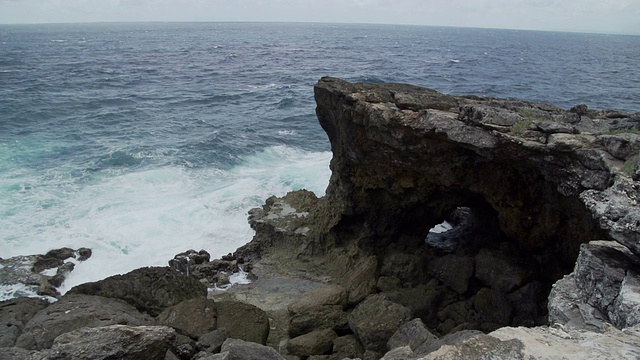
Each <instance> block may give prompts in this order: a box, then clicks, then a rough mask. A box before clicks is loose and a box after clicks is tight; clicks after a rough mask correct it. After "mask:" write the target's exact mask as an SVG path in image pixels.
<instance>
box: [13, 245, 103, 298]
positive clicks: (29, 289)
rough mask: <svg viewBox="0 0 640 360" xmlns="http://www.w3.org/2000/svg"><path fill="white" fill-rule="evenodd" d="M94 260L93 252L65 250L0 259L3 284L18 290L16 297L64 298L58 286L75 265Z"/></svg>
mask: <svg viewBox="0 0 640 360" xmlns="http://www.w3.org/2000/svg"><path fill="white" fill-rule="evenodd" d="M90 257H91V249H88V248H80V249H78V250H73V249H71V248H61V249H54V250H50V251H49V252H47V253H46V254H44V255H42V254H41V255H27V256H14V257H11V258H8V259H2V258H0V285H4V286H13V287H16V288H18V289H20V288H22V289H21V290H18V291H17V292H16V293H14V294H13V296H15V297H22V296H31V295H32V294H37V295H41V296H51V297H56V298H57V297H60V292H58V289H57V288H58V287H60V285H62V283H63V282H64V280H65V279H66V277H67V275H68V274H69V273H70V272H71V271H73V269H74V267H75V262H74V261H76V262H78V261H85V260H87V259H88V258H90Z"/></svg>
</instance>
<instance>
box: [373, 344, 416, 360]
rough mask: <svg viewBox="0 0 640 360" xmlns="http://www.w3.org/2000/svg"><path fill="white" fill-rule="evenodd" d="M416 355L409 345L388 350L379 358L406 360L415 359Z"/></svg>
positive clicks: (383, 359)
mask: <svg viewBox="0 0 640 360" xmlns="http://www.w3.org/2000/svg"><path fill="white" fill-rule="evenodd" d="M415 358H416V355H415V353H414V352H413V350H412V349H411V347H410V346H408V345H405V346H399V347H396V348H394V349H392V350H389V351H388V352H387V353H386V354H384V356H383V357H382V358H381V359H380V360H408V359H415Z"/></svg>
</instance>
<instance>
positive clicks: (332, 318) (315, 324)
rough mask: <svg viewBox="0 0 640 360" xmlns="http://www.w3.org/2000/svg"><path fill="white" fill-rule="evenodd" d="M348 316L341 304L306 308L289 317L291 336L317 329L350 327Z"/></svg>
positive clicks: (343, 328)
mask: <svg viewBox="0 0 640 360" xmlns="http://www.w3.org/2000/svg"><path fill="white" fill-rule="evenodd" d="M347 316H348V314H347V313H346V312H344V311H342V306H340V305H321V306H317V307H315V308H308V309H305V311H303V312H300V313H297V314H295V315H292V316H291V318H290V319H289V336H290V337H296V336H300V335H303V334H306V333H308V332H311V331H313V330H317V329H334V330H345V329H348V326H347Z"/></svg>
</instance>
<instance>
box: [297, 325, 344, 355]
mask: <svg viewBox="0 0 640 360" xmlns="http://www.w3.org/2000/svg"><path fill="white" fill-rule="evenodd" d="M337 337H338V335H337V334H336V332H335V331H333V330H331V329H325V330H316V331H313V332H310V333H308V334H304V335H301V336H298V337H295V338H293V339H291V340H289V342H288V343H287V351H288V352H289V353H290V354H292V355H297V356H302V357H305V356H309V355H323V354H326V353H328V352H330V351H331V350H332V348H333V340H334V339H335V338H337Z"/></svg>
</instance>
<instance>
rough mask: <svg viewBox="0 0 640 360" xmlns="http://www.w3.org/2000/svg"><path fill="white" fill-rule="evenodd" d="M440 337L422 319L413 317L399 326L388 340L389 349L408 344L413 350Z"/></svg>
mask: <svg viewBox="0 0 640 360" xmlns="http://www.w3.org/2000/svg"><path fill="white" fill-rule="evenodd" d="M437 339H438V337H437V336H435V335H433V334H432V333H431V332H430V331H429V330H428V329H427V327H426V326H425V325H424V323H423V322H422V320H420V319H418V318H416V319H413V320H411V321H409V322H407V323H405V324H403V325H402V326H400V328H398V330H397V331H396V332H395V333H394V334H393V335H392V336H391V338H390V339H389V341H387V349H389V350H393V349H395V348H399V347H403V346H408V347H409V348H410V349H411V350H412V351H413V350H416V349H418V348H419V347H420V346H422V345H423V344H424V343H425V342H433V341H434V340H437Z"/></svg>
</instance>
